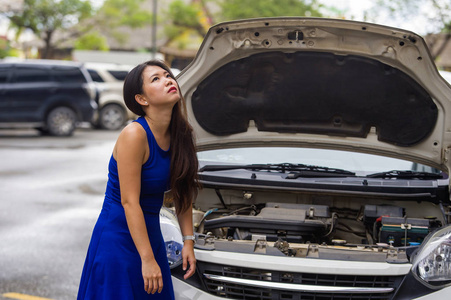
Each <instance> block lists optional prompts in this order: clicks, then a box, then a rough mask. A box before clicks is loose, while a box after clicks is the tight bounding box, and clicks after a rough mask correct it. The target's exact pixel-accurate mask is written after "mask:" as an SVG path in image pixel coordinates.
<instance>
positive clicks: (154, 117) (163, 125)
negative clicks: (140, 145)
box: [144, 109, 172, 136]
mask: <svg viewBox="0 0 451 300" xmlns="http://www.w3.org/2000/svg"><path fill="white" fill-rule="evenodd" d="M145 113H146V115H145V116H144V117H145V119H146V121H147V123H148V124H149V127H150V129H151V130H152V132H153V133H154V134H158V135H162V136H165V135H166V134H168V133H169V125H170V123H171V117H172V109H170V110H169V109H166V110H153V111H150V109H149V110H147V111H146V112H145Z"/></svg>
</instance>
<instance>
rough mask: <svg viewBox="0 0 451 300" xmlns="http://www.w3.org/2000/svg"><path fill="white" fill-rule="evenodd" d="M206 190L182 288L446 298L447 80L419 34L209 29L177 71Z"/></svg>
mask: <svg viewBox="0 0 451 300" xmlns="http://www.w3.org/2000/svg"><path fill="white" fill-rule="evenodd" d="M178 82H179V84H180V88H181V90H182V91H183V92H184V97H185V99H186V101H187V111H188V114H189V119H190V121H191V124H192V126H193V129H194V132H195V136H196V142H197V147H198V151H199V152H198V157H199V160H200V169H199V176H200V180H201V183H202V185H203V189H202V190H201V191H200V194H199V196H198V198H197V199H196V201H195V203H194V207H195V209H194V211H193V213H194V228H195V235H196V238H197V239H196V244H195V254H196V259H197V272H196V274H195V275H194V276H193V277H191V278H190V279H188V280H184V279H183V274H184V271H183V270H182V266H181V254H180V250H181V248H182V245H183V242H182V237H181V233H180V229H179V228H178V225H177V221H176V218H175V217H174V214H173V211H172V209H171V208H163V209H162V210H161V226H162V232H163V235H164V238H165V241H166V244H167V252H168V261H169V263H170V265H171V269H172V278H173V283H174V289H175V293H176V299H178V300H180V299H190V300H193V299H218V300H219V299H322V300H324V299H359V300H362V299H451V225H450V221H451V219H450V216H451V214H450V205H451V201H450V193H449V172H450V168H451V133H450V132H451V116H450V115H449V114H450V112H451V88H450V86H449V85H448V84H447V83H446V81H445V80H444V79H443V78H442V77H440V76H439V73H438V71H437V69H436V67H435V65H434V62H433V61H432V59H431V56H430V53H429V52H428V48H427V46H426V44H425V42H424V40H423V39H422V38H421V37H420V36H418V35H416V34H414V33H412V32H409V31H405V30H401V29H396V28H390V27H385V26H380V25H376V24H369V23H363V22H353V21H347V20H332V19H317V18H295V17H293V18H268V19H252V20H241V21H234V22H228V23H222V24H218V25H216V26H214V27H212V28H211V29H210V30H209V31H208V34H207V35H206V37H205V39H204V42H203V44H202V46H201V48H200V49H199V52H198V53H197V56H196V58H195V59H194V61H193V62H192V63H191V64H190V65H189V66H188V67H187V68H185V69H184V70H183V71H182V72H181V74H180V75H179V77H178Z"/></svg>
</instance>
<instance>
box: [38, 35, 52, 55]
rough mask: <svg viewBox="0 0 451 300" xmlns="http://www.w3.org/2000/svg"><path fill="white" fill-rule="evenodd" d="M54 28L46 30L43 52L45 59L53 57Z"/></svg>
mask: <svg viewBox="0 0 451 300" xmlns="http://www.w3.org/2000/svg"><path fill="white" fill-rule="evenodd" d="M53 32H54V31H53V30H47V31H45V35H44V38H43V40H44V43H45V46H44V51H43V52H42V55H41V58H43V59H51V58H52V57H53V45H52V36H53Z"/></svg>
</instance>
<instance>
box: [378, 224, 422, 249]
mask: <svg viewBox="0 0 451 300" xmlns="http://www.w3.org/2000/svg"><path fill="white" fill-rule="evenodd" d="M429 231H430V220H428V219H415V218H399V217H382V227H381V229H380V232H379V242H380V243H387V244H391V245H393V246H409V245H410V243H422V242H423V240H424V238H425V237H426V236H427V235H428V234H429Z"/></svg>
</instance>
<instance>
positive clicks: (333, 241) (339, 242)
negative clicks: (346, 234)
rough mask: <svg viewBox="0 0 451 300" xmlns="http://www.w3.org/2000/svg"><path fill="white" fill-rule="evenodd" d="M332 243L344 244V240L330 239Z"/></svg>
mask: <svg viewBox="0 0 451 300" xmlns="http://www.w3.org/2000/svg"><path fill="white" fill-rule="evenodd" d="M332 243H334V244H335V245H344V244H346V240H332Z"/></svg>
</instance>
